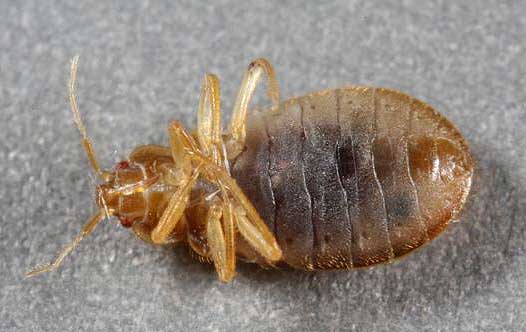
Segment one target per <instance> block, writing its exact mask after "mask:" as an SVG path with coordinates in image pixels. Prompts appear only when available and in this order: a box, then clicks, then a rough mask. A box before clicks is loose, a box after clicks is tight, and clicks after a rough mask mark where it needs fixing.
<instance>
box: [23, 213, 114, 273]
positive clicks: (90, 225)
mask: <svg viewBox="0 0 526 332" xmlns="http://www.w3.org/2000/svg"><path fill="white" fill-rule="evenodd" d="M105 216H106V214H105V211H104V210H100V211H99V212H97V213H96V214H95V215H94V216H92V217H91V219H90V220H89V221H88V222H87V223H86V224H85V225H84V227H83V228H82V231H81V232H80V234H79V235H77V236H76V237H75V238H74V239H73V241H71V243H69V244H68V245H67V246H66V247H65V248H64V249H62V251H61V252H59V254H58V255H57V258H55V260H54V261H53V262H51V263H49V264H47V265H44V266H42V267H37V268H35V269H34V270H32V271H30V272H28V273H26V277H34V276H36V275H37V274H40V273H43V272H50V271H53V270H56V269H57V268H58V267H59V266H60V265H61V264H62V261H63V260H64V258H66V256H67V255H69V253H71V252H72V251H73V250H74V249H75V248H76V247H77V246H78V245H79V243H80V241H82V240H83V239H84V238H85V237H87V236H88V235H90V234H91V232H93V230H94V229H95V226H97V224H98V223H99V222H100V221H101V220H102V219H104V217H105Z"/></svg>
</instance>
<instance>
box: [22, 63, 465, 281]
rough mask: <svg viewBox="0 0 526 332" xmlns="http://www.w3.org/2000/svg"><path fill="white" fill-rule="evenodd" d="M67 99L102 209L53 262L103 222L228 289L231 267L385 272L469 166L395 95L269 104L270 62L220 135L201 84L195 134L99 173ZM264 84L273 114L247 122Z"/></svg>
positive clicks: (427, 114)
mask: <svg viewBox="0 0 526 332" xmlns="http://www.w3.org/2000/svg"><path fill="white" fill-rule="evenodd" d="M77 61H78V57H75V58H74V59H73V60H72V63H71V78H70V84H69V98H70V103H71V109H72V111H73V115H74V118H75V123H76V125H77V127H78V129H79V131H80V133H81V135H82V143H83V146H84V149H85V151H86V154H87V156H88V159H89V161H90V163H91V166H92V168H93V169H94V171H95V172H96V173H97V175H98V177H99V179H100V181H101V184H100V185H98V186H97V191H96V192H97V205H98V207H99V211H98V212H97V213H96V214H95V215H94V216H93V217H92V218H91V219H90V221H89V222H88V223H87V224H86V225H85V226H84V228H83V230H82V232H81V234H79V235H78V236H77V237H76V238H75V239H74V240H73V242H72V243H71V244H70V245H68V246H67V247H66V248H65V249H64V250H63V251H62V252H61V253H60V254H59V256H58V257H57V258H56V260H55V261H53V262H52V263H51V264H49V265H47V266H44V267H41V268H38V269H36V270H34V271H31V272H29V273H28V275H30V276H33V275H36V274H38V273H41V272H45V271H51V270H54V269H56V268H57V267H58V266H59V265H60V264H61V263H62V261H63V259H64V258H65V256H66V255H67V254H68V253H70V252H71V251H72V250H73V249H74V248H75V247H76V246H77V245H78V244H79V242H80V241H81V240H82V238H84V237H86V236H87V235H89V234H90V233H91V232H92V231H93V229H94V228H95V226H96V225H97V224H98V223H99V222H100V221H101V220H103V219H104V218H105V217H109V216H116V217H117V218H119V220H120V221H121V224H122V225H123V226H124V227H127V228H131V229H132V230H133V231H134V232H135V234H136V235H137V236H138V237H139V238H141V239H142V240H144V241H146V242H150V243H155V244H168V243H177V242H184V243H187V244H188V245H189V246H190V247H191V248H192V249H193V250H194V251H195V252H196V253H197V254H198V255H199V256H201V257H204V258H205V259H207V260H211V261H213V262H214V265H215V267H216V270H217V273H218V275H219V278H220V279H221V280H222V281H230V280H231V279H232V278H233V277H234V274H235V265H236V256H238V257H240V258H243V259H244V260H247V261H251V262H255V263H258V264H260V265H262V266H274V265H275V264H277V263H279V262H283V263H286V264H288V265H289V266H292V267H295V268H300V269H305V270H320V269H348V268H354V267H364V266H369V265H374V264H378V263H385V262H390V261H392V260H393V259H394V258H397V257H401V256H403V255H405V254H407V253H409V252H411V251H412V250H414V249H415V248H418V247H420V246H421V245H423V244H425V243H427V242H428V241H430V240H431V239H433V238H434V237H436V236H437V235H438V234H440V233H441V232H442V231H443V230H444V228H445V227H446V226H447V224H448V223H449V221H450V220H452V219H453V218H455V217H456V216H457V215H458V213H459V211H460V210H461V208H462V206H463V205H464V203H465V201H466V198H467V195H468V193H469V190H470V187H471V178H472V175H473V161H472V159H471V155H470V153H469V149H468V145H467V143H466V141H465V140H464V138H463V137H462V135H461V134H460V132H459V131H458V130H457V129H456V128H455V127H454V125H453V124H452V123H451V122H449V121H448V120H447V119H446V118H444V117H443V116H442V115H440V114H439V113H438V112H437V111H435V110H434V109H433V108H432V107H431V106H429V105H427V104H425V103H423V102H421V101H419V100H417V99H415V98H412V97H410V96H408V95H405V94H403V93H401V92H398V91H394V90H389V89H383V88H373V87H360V86H350V87H344V88H339V89H332V90H324V91H320V92H315V93H311V94H308V95H306V96H302V97H299V98H293V99H289V100H287V101H284V102H280V100H279V91H278V85H277V81H276V78H275V74H274V70H273V69H272V66H271V65H270V64H269V63H268V61H266V60H264V59H258V60H256V61H254V62H252V63H251V64H250V66H249V67H248V70H247V71H246V73H245V76H244V78H243V81H242V85H241V88H240V91H239V93H238V96H237V100H236V102H235V106H234V111H233V116H232V120H231V124H230V127H229V129H228V130H227V131H223V130H222V129H221V124H220V123H221V121H220V107H219V83H218V80H217V78H216V77H215V76H214V75H210V74H209V75H206V76H205V79H204V83H203V87H202V91H201V97H200V100H199V107H198V113H197V120H198V124H197V131H196V132H195V133H193V134H189V133H187V132H186V131H185V130H184V129H183V127H182V126H181V125H180V124H179V123H178V122H173V123H172V124H171V125H170V126H169V128H168V130H169V134H170V146H169V147H162V146H156V145H146V146H140V147H138V148H136V149H135V150H134V151H133V152H132V153H131V154H130V156H129V158H128V160H125V161H122V162H120V163H118V164H117V165H116V167H115V169H114V170H113V171H103V170H101V168H100V166H99V164H98V162H97V159H96V158H95V154H94V152H93V148H92V144H91V142H90V139H89V138H88V136H87V134H86V129H85V128H84V125H83V124H82V121H81V119H80V115H79V111H78V108H77V103H76V96H75V80H76V72H77ZM263 74H265V75H266V76H267V78H268V88H267V92H268V96H269V98H270V100H271V101H272V107H271V108H270V109H267V110H261V111H254V112H251V113H249V114H247V110H248V106H249V102H250V100H251V97H252V95H253V93H254V90H255V88H256V85H257V82H258V81H259V79H260V78H261V76H262V75H263Z"/></svg>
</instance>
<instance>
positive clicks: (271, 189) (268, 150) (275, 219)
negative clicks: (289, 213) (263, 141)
mask: <svg viewBox="0 0 526 332" xmlns="http://www.w3.org/2000/svg"><path fill="white" fill-rule="evenodd" d="M268 119H270V117H268V118H264V119H262V120H261V121H262V122H263V127H264V129H265V134H266V135H267V140H268V144H267V177H268V183H269V185H270V196H271V198H272V208H273V212H274V216H273V219H274V223H273V227H274V229H273V230H272V233H274V237H275V238H276V242H278V243H279V240H278V233H277V232H276V231H277V225H278V207H277V204H276V198H275V197H276V196H275V194H274V185H273V183H272V177H271V176H270V157H271V156H272V145H273V143H272V138H271V137H270V134H269V131H268V126H267V120H268ZM268 121H270V120H268Z"/></svg>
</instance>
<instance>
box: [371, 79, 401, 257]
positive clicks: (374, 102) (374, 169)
mask: <svg viewBox="0 0 526 332" xmlns="http://www.w3.org/2000/svg"><path fill="white" fill-rule="evenodd" d="M376 91H377V89H376V88H373V117H374V120H373V126H374V130H373V133H374V136H373V137H372V139H371V140H370V145H371V146H370V147H369V153H370V154H371V167H372V168H373V175H374V181H375V182H376V184H377V186H378V190H379V191H380V196H381V197H382V206H383V208H384V212H385V233H386V234H387V242H388V245H389V249H390V250H389V251H390V253H389V258H388V260H391V259H393V258H394V257H395V255H394V248H393V244H392V242H391V234H390V233H389V225H388V220H387V218H388V217H387V216H388V215H389V214H388V213H387V206H386V205H385V196H384V190H383V187H382V184H381V183H380V181H379V180H378V176H377V174H376V167H375V166H374V153H373V149H372V147H373V145H374V141H375V140H376V136H377V131H378V124H377V122H378V121H377V119H378V114H377V113H378V103H379V101H378V97H377V93H376Z"/></svg>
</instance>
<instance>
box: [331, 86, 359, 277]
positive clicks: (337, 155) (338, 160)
mask: <svg viewBox="0 0 526 332" xmlns="http://www.w3.org/2000/svg"><path fill="white" fill-rule="evenodd" d="M340 93H341V89H337V90H334V95H335V96H336V124H337V125H338V138H337V139H336V146H335V149H336V153H335V159H336V174H337V175H338V184H339V185H340V189H341V191H342V193H343V197H344V198H345V218H346V221H347V224H348V225H349V230H350V235H351V244H350V245H349V252H348V255H349V257H348V258H349V261H350V264H351V267H352V266H354V262H353V255H352V229H353V227H352V222H351V216H350V215H349V200H348V198H347V191H346V190H345V188H344V187H343V181H342V177H341V172H340V170H341V167H342V163H341V156H340V141H341V139H342V127H341V124H340V112H341V105H340V104H341V100H340Z"/></svg>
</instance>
